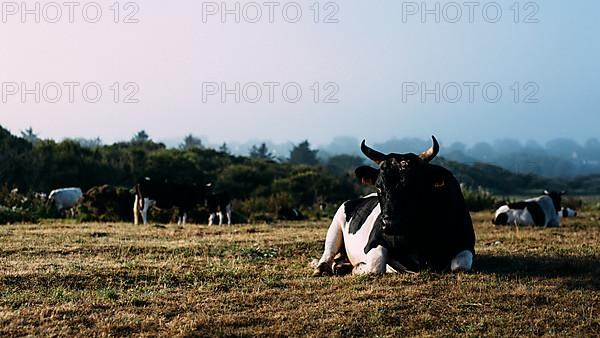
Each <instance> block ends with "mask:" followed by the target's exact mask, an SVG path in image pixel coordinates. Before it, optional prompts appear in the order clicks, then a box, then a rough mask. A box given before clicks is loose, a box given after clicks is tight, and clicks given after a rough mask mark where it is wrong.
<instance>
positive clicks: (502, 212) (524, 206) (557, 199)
mask: <svg viewBox="0 0 600 338" xmlns="http://www.w3.org/2000/svg"><path fill="white" fill-rule="evenodd" d="M564 194H566V192H565V191H562V192H554V191H553V192H549V191H547V190H546V191H544V195H542V196H539V197H535V198H530V199H526V200H524V201H521V202H516V203H509V204H506V205H503V206H501V207H500V208H498V210H496V214H495V215H494V219H493V220H492V223H494V224H495V225H523V226H526V225H535V226H541V227H558V226H560V217H559V215H558V213H559V212H560V211H561V206H560V203H561V196H562V195H564Z"/></svg>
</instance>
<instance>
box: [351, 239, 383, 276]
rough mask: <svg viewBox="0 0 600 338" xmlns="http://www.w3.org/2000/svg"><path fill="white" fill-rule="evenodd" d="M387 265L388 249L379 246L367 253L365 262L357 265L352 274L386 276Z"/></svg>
mask: <svg viewBox="0 0 600 338" xmlns="http://www.w3.org/2000/svg"><path fill="white" fill-rule="evenodd" d="M386 263H387V249H386V248H384V247H382V246H381V245H379V246H377V247H376V248H374V249H371V251H369V252H368V253H367V257H366V259H365V261H364V262H360V263H359V264H357V265H356V266H355V267H354V269H353V270H352V274H353V275H366V274H384V273H385V272H386Z"/></svg>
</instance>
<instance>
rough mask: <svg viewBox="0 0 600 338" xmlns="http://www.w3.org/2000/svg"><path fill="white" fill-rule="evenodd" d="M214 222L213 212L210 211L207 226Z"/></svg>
mask: <svg viewBox="0 0 600 338" xmlns="http://www.w3.org/2000/svg"><path fill="white" fill-rule="evenodd" d="M214 222H215V214H214V213H211V214H210V216H208V226H211V225H213V224H214Z"/></svg>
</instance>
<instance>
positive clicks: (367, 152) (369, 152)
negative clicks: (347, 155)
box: [360, 140, 387, 164]
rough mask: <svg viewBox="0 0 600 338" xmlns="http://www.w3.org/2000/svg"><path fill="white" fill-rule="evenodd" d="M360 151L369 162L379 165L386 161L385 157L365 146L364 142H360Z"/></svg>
mask: <svg viewBox="0 0 600 338" xmlns="http://www.w3.org/2000/svg"><path fill="white" fill-rule="evenodd" d="M360 150H361V151H362V152H363V154H365V156H366V157H368V158H369V159H370V160H371V161H373V162H375V163H377V164H379V163H381V162H383V161H385V159H386V157H387V156H386V155H384V154H382V153H380V152H378V151H377V150H375V149H372V148H369V147H368V146H367V145H366V144H365V140H363V141H362V143H361V144H360Z"/></svg>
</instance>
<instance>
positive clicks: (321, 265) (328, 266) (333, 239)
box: [313, 206, 345, 276]
mask: <svg viewBox="0 0 600 338" xmlns="http://www.w3.org/2000/svg"><path fill="white" fill-rule="evenodd" d="M344 222H345V215H344V210H343V206H342V207H341V208H340V209H339V210H338V212H337V213H336V214H335V216H334V217H333V221H332V222H331V225H330V226H329V229H328V230H327V236H325V249H324V250H323V256H321V259H320V260H319V262H318V263H317V266H316V268H315V271H314V272H313V276H323V275H331V274H333V271H332V265H333V263H334V259H335V256H336V255H337V254H338V253H339V252H340V250H341V249H342V246H343V245H344V234H343V232H342V227H343V225H344Z"/></svg>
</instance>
